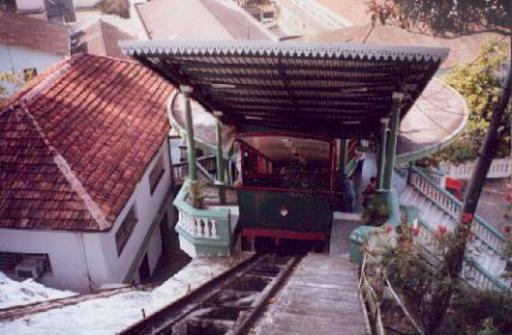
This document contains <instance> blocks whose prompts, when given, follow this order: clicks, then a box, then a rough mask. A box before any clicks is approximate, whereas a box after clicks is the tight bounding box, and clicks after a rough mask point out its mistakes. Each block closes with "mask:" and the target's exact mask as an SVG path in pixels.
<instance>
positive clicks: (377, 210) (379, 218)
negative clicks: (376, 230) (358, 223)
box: [362, 199, 391, 226]
mask: <svg viewBox="0 0 512 335" xmlns="http://www.w3.org/2000/svg"><path fill="white" fill-rule="evenodd" d="M372 200H373V199H372ZM390 215H391V211H390V210H389V208H388V206H387V205H386V204H384V203H379V202H376V201H370V202H369V203H368V205H366V206H365V208H364V209H363V214H362V218H363V220H364V221H365V222H366V223H367V224H368V225H371V226H381V225H383V224H384V223H385V222H386V221H387V220H388V219H389V217H390Z"/></svg>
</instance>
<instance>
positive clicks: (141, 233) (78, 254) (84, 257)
mask: <svg viewBox="0 0 512 335" xmlns="http://www.w3.org/2000/svg"><path fill="white" fill-rule="evenodd" d="M160 157H163V160H164V169H165V172H164V174H163V175H162V177H161V178H160V181H159V183H158V185H157V187H156V189H155V190H154V192H153V194H151V193H150V186H149V174H150V172H151V170H152V169H153V167H154V165H155V164H156V162H157V160H158V159H159V158H160ZM170 188H171V167H170V157H169V142H168V141H167V140H165V141H163V143H162V146H161V147H160V149H159V151H158V154H157V155H155V157H154V158H153V160H152V162H151V163H150V164H149V166H148V167H147V168H146V171H145V172H144V175H143V177H142V179H141V180H140V181H139V183H138V184H137V185H136V187H135V191H134V192H133V194H132V196H131V197H130V199H129V200H128V202H127V204H126V206H125V208H123V210H122V211H121V213H120V215H119V216H118V218H117V220H116V222H115V223H114V226H113V228H112V229H111V230H110V231H108V232H97V233H91V232H69V231H42V230H28V229H0V252H15V253H43V254H48V255H49V258H50V263H51V267H52V273H51V274H45V275H44V276H43V277H41V278H40V281H41V282H42V283H44V284H45V285H48V286H51V287H57V288H61V289H69V290H73V291H77V292H88V291H89V290H90V288H99V287H101V286H102V285H104V284H110V283H121V282H123V281H124V279H125V277H126V275H127V273H128V271H129V270H130V268H131V266H132V263H133V262H134V260H135V258H136V255H137V254H138V253H139V249H140V248H141V247H142V248H145V250H144V251H145V252H144V253H143V255H144V254H146V253H147V255H148V261H149V267H150V271H151V273H153V270H154V269H155V266H156V264H157V262H158V260H159V258H160V255H161V252H162V242H161V236H160V228H159V223H160V222H157V224H156V226H154V230H153V233H152V235H151V236H150V238H149V242H148V243H147V244H146V245H143V246H141V245H142V243H143V241H144V239H145V237H146V235H147V233H148V230H149V228H150V226H151V224H152V222H153V221H154V218H155V216H156V215H157V212H158V209H159V208H160V205H161V204H162V202H163V201H164V199H165V197H166V195H167V194H168V192H169V190H170ZM134 203H136V208H137V216H138V222H137V224H136V225H135V228H134V229H133V232H132V233H131V235H130V238H129V239H128V241H127V243H126V245H125V247H124V249H123V251H122V253H121V255H120V256H119V257H118V255H117V249H116V241H115V233H116V232H117V230H118V229H119V227H120V225H121V223H122V221H123V220H124V218H125V216H126V214H127V213H128V211H129V209H130V208H131V206H132V205H133V204H134ZM170 206H171V205H169V208H170ZM142 259H143V257H141V258H140V259H139V260H138V264H135V265H136V269H135V271H134V275H133V276H132V278H133V279H134V280H135V282H138V279H139V277H138V267H139V265H140V262H141V261H142ZM132 278H129V281H131V280H132Z"/></svg>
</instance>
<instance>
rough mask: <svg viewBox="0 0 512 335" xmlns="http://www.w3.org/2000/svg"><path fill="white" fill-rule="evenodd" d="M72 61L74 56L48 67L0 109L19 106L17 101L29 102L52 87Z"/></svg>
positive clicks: (63, 74)
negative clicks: (37, 94)
mask: <svg viewBox="0 0 512 335" xmlns="http://www.w3.org/2000/svg"><path fill="white" fill-rule="evenodd" d="M73 59H75V58H74V56H72V57H67V58H65V59H63V60H61V61H60V62H58V63H56V64H54V65H52V66H50V67H49V68H47V69H46V70H45V71H44V72H42V73H41V74H38V75H37V76H36V77H35V78H33V79H32V80H30V81H29V82H27V83H26V84H25V85H24V86H23V87H22V88H21V89H20V90H19V91H18V92H16V93H14V94H13V95H12V96H11V97H10V98H8V99H7V101H6V102H4V104H3V105H2V106H0V107H1V108H8V107H13V106H15V105H17V104H19V101H23V102H29V101H31V100H32V99H33V98H34V96H35V95H36V93H42V91H43V90H44V89H46V88H49V87H50V86H53V85H54V84H55V83H56V82H57V81H58V80H59V79H60V78H62V77H63V76H65V74H66V73H65V72H66V71H68V70H69V68H70V67H71V65H72V64H70V62H71V61H72V60H73ZM30 93H32V94H30ZM27 96H28V97H27Z"/></svg>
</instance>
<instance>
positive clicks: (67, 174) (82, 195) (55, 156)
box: [19, 105, 110, 230]
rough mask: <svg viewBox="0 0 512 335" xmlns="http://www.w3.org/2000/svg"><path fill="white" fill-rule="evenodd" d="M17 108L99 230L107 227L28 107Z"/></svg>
mask: <svg viewBox="0 0 512 335" xmlns="http://www.w3.org/2000/svg"><path fill="white" fill-rule="evenodd" d="M19 108H20V110H21V111H22V112H23V113H24V114H25V115H27V117H28V118H29V119H30V121H31V122H32V124H33V126H34V128H35V130H36V132H37V134H38V135H39V136H40V137H41V139H42V140H43V142H44V144H45V145H46V146H47V148H48V150H49V151H50V153H51V154H52V156H53V162H54V163H55V165H57V168H58V169H59V170H60V172H61V173H62V175H63V176H64V178H65V179H66V181H67V182H68V183H69V185H70V186H71V188H72V189H73V191H75V193H76V194H77V195H78V196H79V197H80V199H82V201H83V203H84V206H85V208H86V209H87V210H88V212H89V214H90V215H91V217H92V218H93V219H94V221H95V222H96V223H97V224H98V227H99V228H100V230H105V229H108V228H109V227H110V224H109V223H108V221H107V219H106V217H105V215H104V214H103V212H102V211H101V209H100V207H99V206H98V204H96V202H94V200H92V197H91V196H90V195H89V193H88V192H87V190H86V189H85V187H84V186H83V185H82V183H81V182H80V180H79V179H78V177H77V176H76V175H75V173H74V172H73V170H72V169H71V167H70V166H69V164H68V162H67V161H66V159H65V158H64V157H63V156H62V155H61V154H60V152H59V151H58V150H57V149H56V148H55V147H54V146H53V145H52V144H51V143H50V141H49V140H48V138H47V137H46V135H45V133H44V131H43V129H42V128H41V126H40V125H39V123H38V122H37V120H36V119H35V118H34V116H33V115H32V114H31V113H30V111H29V110H28V108H27V107H26V106H25V105H20V106H19Z"/></svg>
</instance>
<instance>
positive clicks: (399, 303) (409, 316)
mask: <svg viewBox="0 0 512 335" xmlns="http://www.w3.org/2000/svg"><path fill="white" fill-rule="evenodd" d="M384 280H385V283H386V285H387V287H388V290H389V293H391V296H392V297H393V299H395V301H396V303H397V304H398V306H400V308H401V309H402V312H404V314H405V316H406V317H407V318H408V319H409V322H411V323H412V325H413V326H414V328H416V331H417V332H418V333H419V334H420V335H423V334H424V332H423V329H421V327H420V325H419V324H418V323H417V322H416V320H414V318H413V317H412V315H411V312H409V310H408V309H407V307H405V304H404V303H403V302H402V300H400V297H399V296H398V294H397V293H396V291H395V289H394V288H393V286H392V285H391V283H390V282H389V279H388V277H387V275H385V274H384Z"/></svg>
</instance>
